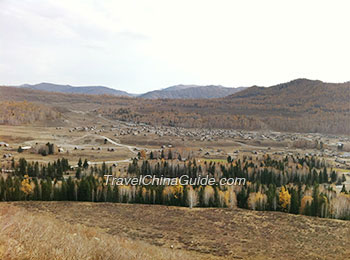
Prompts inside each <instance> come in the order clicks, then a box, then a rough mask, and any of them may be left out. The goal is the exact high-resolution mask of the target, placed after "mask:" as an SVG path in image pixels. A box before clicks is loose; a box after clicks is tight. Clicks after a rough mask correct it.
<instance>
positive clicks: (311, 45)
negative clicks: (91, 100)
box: [0, 0, 350, 93]
mask: <svg viewBox="0 0 350 260" xmlns="http://www.w3.org/2000/svg"><path fill="white" fill-rule="evenodd" d="M335 3H336V4H334V3H333V2H331V1H316V0H310V1H301V0H295V1H278V0H266V1H259V0H248V1H231V0H222V1H206V0H202V1H197V0H192V1H183V0H179V1H167V0H151V1H107V0H106V1H93V0H84V1H83V0H81V1H78V0H76V1H68V0H61V1H54V0H47V1H44V0H36V1H34V0H23V1H11V0H2V1H0V35H2V36H1V37H0V67H1V68H3V69H2V70H0V78H1V79H2V81H3V82H2V83H3V84H22V83H37V82H42V81H46V82H55V83H62V84H72V85H93V84H98V85H107V86H111V87H115V88H119V89H122V90H127V91H131V92H138V93H139V92H144V91H147V90H151V89H156V88H164V87H167V86H169V85H174V84H179V83H184V84H186V83H193V84H206V85H207V84H221V85H226V86H242V85H245V86H249V85H253V84H258V85H271V84H275V83H279V82H282V81H287V80H291V79H293V78H297V77H308V78H318V79H321V80H326V81H347V80H349V78H348V77H349V76H348V71H347V67H348V66H347V63H348V60H349V59H350V52H349V51H348V46H349V44H350V36H349V34H348V33H347V30H348V28H347V27H348V24H349V23H350V17H349V16H348V14H347V10H349V7H350V4H349V3H348V1H345V0H344V1H335Z"/></svg>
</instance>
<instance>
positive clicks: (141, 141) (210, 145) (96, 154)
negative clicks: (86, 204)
mask: <svg viewBox="0 0 350 260" xmlns="http://www.w3.org/2000/svg"><path fill="white" fill-rule="evenodd" d="M97 123H98V124H89V125H79V126H74V127H55V128H53V127H51V128H47V127H44V128H36V127H26V128H23V127H12V129H14V130H12V133H11V136H10V135H6V134H4V135H2V136H0V138H2V140H0V156H1V167H2V168H3V169H6V168H7V166H8V165H9V164H10V162H11V160H12V158H13V157H15V158H19V157H24V158H26V159H27V160H38V161H42V162H45V161H47V160H52V159H56V158H59V157H62V156H65V157H66V158H70V161H72V162H76V163H77V161H78V160H79V158H87V159H88V160H89V164H91V165H93V164H102V163H103V162H106V163H108V164H111V165H114V166H116V165H120V166H123V167H125V165H127V164H128V163H129V162H130V160H131V159H132V158H135V157H137V154H138V153H139V152H140V151H142V150H143V151H145V153H146V154H149V153H150V152H151V151H152V152H153V153H154V154H160V153H161V152H162V150H171V151H172V152H173V153H175V154H176V153H177V154H180V155H181V156H182V160H186V159H189V158H196V159H207V160H210V159H212V160H226V158H227V157H228V156H230V157H231V158H233V159H234V158H237V157H238V156H242V155H247V156H259V155H264V154H269V155H272V156H276V157H283V156H286V155H295V156H299V157H300V156H316V157H319V158H323V159H325V160H326V161H328V162H329V163H330V164H331V165H332V166H333V167H334V168H338V169H340V170H343V171H344V170H350V138H349V137H348V136H335V135H326V134H319V133H307V134H303V133H281V132H273V131H243V130H231V129H186V128H181V127H169V126H151V125H146V124H142V123H141V124H136V123H129V122H123V121H112V120H108V121H107V120H105V121H104V122H101V121H100V122H97ZM6 128H7V127H6V126H1V129H0V130H1V132H2V133H6ZM16 128H17V129H18V130H17V131H16ZM33 133H35V135H34V134H33ZM166 154H167V153H166ZM176 158H178V157H176Z"/></svg>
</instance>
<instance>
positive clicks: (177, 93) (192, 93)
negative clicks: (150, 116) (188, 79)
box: [140, 85, 245, 99]
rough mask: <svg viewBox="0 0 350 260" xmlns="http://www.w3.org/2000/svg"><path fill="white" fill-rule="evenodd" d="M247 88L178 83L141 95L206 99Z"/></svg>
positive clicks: (156, 97)
mask: <svg viewBox="0 0 350 260" xmlns="http://www.w3.org/2000/svg"><path fill="white" fill-rule="evenodd" d="M243 89H245V88H244V87H239V88H225V87H223V86H215V85H209V86H197V85H176V86H172V87H169V88H165V89H162V90H155V91H150V92H147V93H145V94H142V95H140V97H141V98H148V99H164V98H169V99H206V98H222V97H226V96H229V95H232V94H234V93H237V92H239V91H242V90H243Z"/></svg>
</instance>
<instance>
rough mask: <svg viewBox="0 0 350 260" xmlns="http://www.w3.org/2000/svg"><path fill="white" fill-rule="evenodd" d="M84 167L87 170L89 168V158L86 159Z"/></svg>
mask: <svg viewBox="0 0 350 260" xmlns="http://www.w3.org/2000/svg"><path fill="white" fill-rule="evenodd" d="M83 168H84V169H85V170H86V169H87V168H89V163H88V160H87V159H85V160H84V164H83Z"/></svg>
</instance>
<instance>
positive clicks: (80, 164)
mask: <svg viewBox="0 0 350 260" xmlns="http://www.w3.org/2000/svg"><path fill="white" fill-rule="evenodd" d="M82 165H83V162H82V161H81V158H79V161H78V167H79V168H81V166H82Z"/></svg>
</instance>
